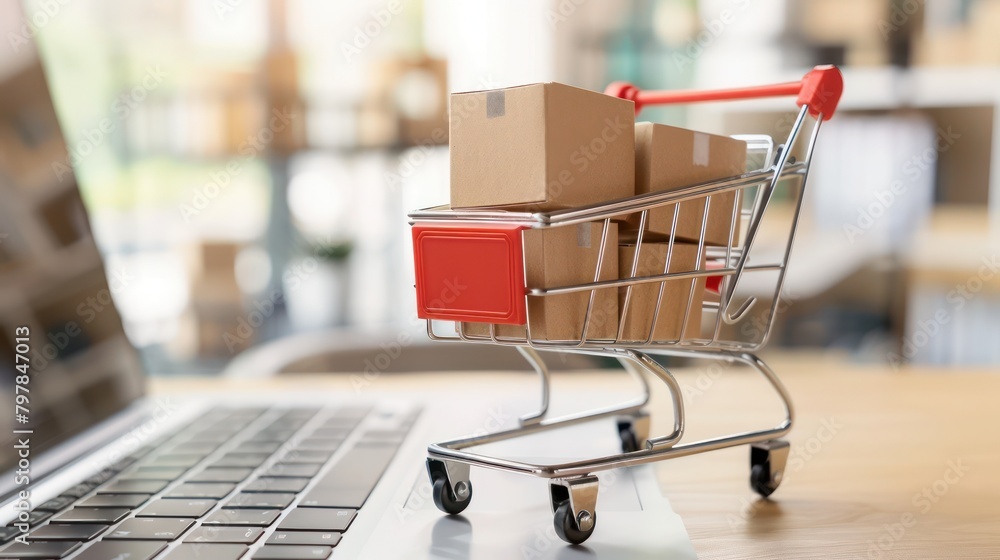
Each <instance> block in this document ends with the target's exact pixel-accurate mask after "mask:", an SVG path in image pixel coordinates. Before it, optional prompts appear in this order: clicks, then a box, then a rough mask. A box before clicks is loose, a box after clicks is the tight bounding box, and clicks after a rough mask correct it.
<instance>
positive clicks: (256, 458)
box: [210, 453, 271, 467]
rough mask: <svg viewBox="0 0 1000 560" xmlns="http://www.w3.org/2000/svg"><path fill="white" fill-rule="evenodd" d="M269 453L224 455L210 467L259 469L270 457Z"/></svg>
mask: <svg viewBox="0 0 1000 560" xmlns="http://www.w3.org/2000/svg"><path fill="white" fill-rule="evenodd" d="M270 456H271V454H270V453H267V454H265V453H226V454H225V455H223V456H222V457H221V458H220V459H219V460H218V461H215V462H214V463H212V464H211V465H210V466H212V467H259V466H261V465H262V464H264V461H266V460H267V458H268V457H270Z"/></svg>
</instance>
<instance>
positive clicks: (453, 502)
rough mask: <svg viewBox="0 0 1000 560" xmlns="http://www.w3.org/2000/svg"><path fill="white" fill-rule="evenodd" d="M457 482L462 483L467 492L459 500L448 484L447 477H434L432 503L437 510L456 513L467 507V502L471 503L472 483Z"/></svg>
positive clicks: (451, 513)
mask: <svg viewBox="0 0 1000 560" xmlns="http://www.w3.org/2000/svg"><path fill="white" fill-rule="evenodd" d="M459 484H460V485H464V491H465V492H467V493H466V496H465V499H464V500H459V499H457V498H456V497H455V495H454V493H453V492H452V491H451V488H449V486H448V479H446V478H444V477H440V478H435V479H434V491H433V494H434V505H436V506H437V508H438V509H439V510H441V511H443V512H445V513H447V514H449V515H456V514H459V513H462V512H463V511H465V508H467V507H469V504H470V503H472V483H471V482H459Z"/></svg>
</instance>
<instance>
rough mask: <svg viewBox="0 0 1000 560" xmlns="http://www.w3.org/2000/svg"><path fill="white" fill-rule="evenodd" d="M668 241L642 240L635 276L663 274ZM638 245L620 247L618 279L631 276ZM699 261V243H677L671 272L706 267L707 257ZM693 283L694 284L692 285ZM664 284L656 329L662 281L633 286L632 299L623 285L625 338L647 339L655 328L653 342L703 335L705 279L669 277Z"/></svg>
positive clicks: (620, 300) (621, 308)
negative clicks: (689, 310)
mask: <svg viewBox="0 0 1000 560" xmlns="http://www.w3.org/2000/svg"><path fill="white" fill-rule="evenodd" d="M668 248H669V244H668V243H646V242H645V241H644V242H643V243H642V249H640V250H639V255H638V258H639V262H638V266H637V267H636V272H635V275H634V277H636V278H638V277H643V276H656V275H658V274H663V271H664V268H665V267H666V264H667V251H668ZM635 249H636V246H635V245H623V246H622V247H620V248H619V253H618V267H619V271H618V273H619V278H622V279H625V278H632V277H633V275H632V266H633V263H634V262H635V259H636V250H635ZM697 264H698V246H697V245H693V244H688V243H679V242H675V243H674V249H673V252H672V253H671V255H670V269H669V271H668V272H670V273H677V272H691V271H693V270H704V269H705V258H704V257H702V259H701V266H696V265H697ZM692 284H693V285H692ZM662 285H663V298H662V299H660V300H659V301H660V312H659V315H658V316H657V317H656V327H655V329H654V328H653V315H654V313H655V310H656V302H657V300H658V299H659V297H660V286H661V283H659V282H650V283H645V284H637V285H634V286H632V293H631V295H629V302H628V305H627V306H626V304H625V298H626V294H627V290H628V288H620V289H619V294H618V309H619V313H620V317H619V321H621V325H622V337H621V338H622V340H623V341H637V340H638V341H645V340H646V339H647V338H648V337H649V333H650V330H653V340H654V341H670V340H679V339H680V338H681V337H682V336H683V338H685V339H690V338H698V337H699V336H700V335H701V304H702V300H703V299H704V297H705V279H704V278H697V279H694V280H692V279H680V280H668V281H666V282H664V283H662ZM692 290H693V291H694V298H693V299H691V300H690V301H691V302H692V303H691V312H690V313H689V314H688V318H687V327H686V328H683V330H682V327H683V325H684V312H685V310H686V309H687V306H688V301H689V298H690V297H691V293H692Z"/></svg>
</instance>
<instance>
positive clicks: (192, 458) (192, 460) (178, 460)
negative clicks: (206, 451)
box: [146, 454, 205, 469]
mask: <svg viewBox="0 0 1000 560" xmlns="http://www.w3.org/2000/svg"><path fill="white" fill-rule="evenodd" d="M204 458H205V455H202V454H185V455H160V456H158V457H154V458H153V459H147V460H146V465H148V466H150V467H181V468H185V469H189V468H191V467H193V466H195V465H197V464H198V463H200V462H201V460H202V459H204Z"/></svg>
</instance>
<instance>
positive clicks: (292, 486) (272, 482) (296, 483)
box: [243, 476, 311, 493]
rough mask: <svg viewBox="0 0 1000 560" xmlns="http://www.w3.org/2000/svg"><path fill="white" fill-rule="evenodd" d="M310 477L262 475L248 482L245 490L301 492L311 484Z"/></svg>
mask: <svg viewBox="0 0 1000 560" xmlns="http://www.w3.org/2000/svg"><path fill="white" fill-rule="evenodd" d="M310 480H311V479H309V478H269V477H266V476H262V477H260V478H257V479H255V480H253V481H252V482H250V484H247V485H246V486H245V487H244V488H243V491H244V492H278V493H288V492H301V491H302V489H303V488H305V487H306V485H307V484H309V481H310Z"/></svg>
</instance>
